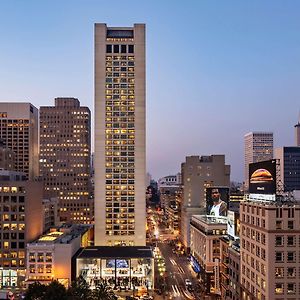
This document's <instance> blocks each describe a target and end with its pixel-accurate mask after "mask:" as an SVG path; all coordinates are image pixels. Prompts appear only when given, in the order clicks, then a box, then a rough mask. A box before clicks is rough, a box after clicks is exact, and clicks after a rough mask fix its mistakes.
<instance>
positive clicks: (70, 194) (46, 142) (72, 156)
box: [40, 98, 93, 223]
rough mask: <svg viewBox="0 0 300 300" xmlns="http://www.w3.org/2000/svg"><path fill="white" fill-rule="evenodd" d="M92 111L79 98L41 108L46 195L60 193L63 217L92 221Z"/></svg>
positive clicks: (56, 102) (60, 101)
mask: <svg viewBox="0 0 300 300" xmlns="http://www.w3.org/2000/svg"><path fill="white" fill-rule="evenodd" d="M90 162H91V113H90V110H89V108H88V107H82V106H80V102H79V100H78V99H76V98H55V106H47V107H45V106H42V107H41V108H40V168H41V170H40V171H41V176H42V178H43V181H44V184H45V197H47V198H50V197H58V200H59V206H60V221H62V222H70V221H71V222H75V223H90V222H91V219H92V210H93V209H92V208H93V205H92V200H91V199H90V197H89V196H90V186H91V181H90V179H91V178H90V176H91V174H90Z"/></svg>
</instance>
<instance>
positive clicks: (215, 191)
mask: <svg viewBox="0 0 300 300" xmlns="http://www.w3.org/2000/svg"><path fill="white" fill-rule="evenodd" d="M228 205H229V188H228V187H217V186H216V187H209V188H206V214H207V215H211V216H216V217H219V216H227V211H228Z"/></svg>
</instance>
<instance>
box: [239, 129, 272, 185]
mask: <svg viewBox="0 0 300 300" xmlns="http://www.w3.org/2000/svg"><path fill="white" fill-rule="evenodd" d="M244 146H245V148H244V155H245V168H244V178H245V189H246V190H248V188H249V186H248V185H249V182H248V181H249V164H251V163H255V162H260V161H264V160H269V159H272V158H273V133H272V132H249V133H247V134H245V136H244Z"/></svg>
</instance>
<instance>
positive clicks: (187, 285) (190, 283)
mask: <svg viewBox="0 0 300 300" xmlns="http://www.w3.org/2000/svg"><path fill="white" fill-rule="evenodd" d="M185 286H186V287H187V288H188V287H190V286H192V282H191V281H190V280H189V279H188V278H187V279H186V280H185Z"/></svg>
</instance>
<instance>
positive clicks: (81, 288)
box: [68, 275, 92, 300]
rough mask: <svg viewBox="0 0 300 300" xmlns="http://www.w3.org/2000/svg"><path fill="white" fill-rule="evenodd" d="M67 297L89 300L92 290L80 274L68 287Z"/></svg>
mask: <svg viewBox="0 0 300 300" xmlns="http://www.w3.org/2000/svg"><path fill="white" fill-rule="evenodd" d="M68 299H70V300H91V299H92V291H91V290H90V286H89V285H88V283H87V282H86V281H85V279H84V278H83V277H82V276H81V275H80V276H79V277H78V278H77V279H76V280H74V281H73V282H72V284H71V286H70V288H69V289H68Z"/></svg>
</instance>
